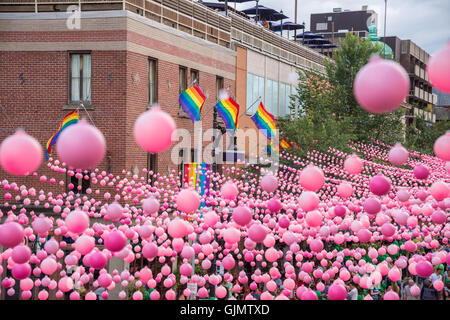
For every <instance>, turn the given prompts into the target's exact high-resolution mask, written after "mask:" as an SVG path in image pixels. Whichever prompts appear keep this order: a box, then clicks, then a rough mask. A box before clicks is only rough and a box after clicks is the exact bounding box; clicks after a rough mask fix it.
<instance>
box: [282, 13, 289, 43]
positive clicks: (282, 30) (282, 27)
mask: <svg viewBox="0 0 450 320" xmlns="http://www.w3.org/2000/svg"><path fill="white" fill-rule="evenodd" d="M280 13H281V14H283V10H280ZM280 28H281V37H282V38H283V19H281V25H280ZM288 34H289V30H288Z"/></svg>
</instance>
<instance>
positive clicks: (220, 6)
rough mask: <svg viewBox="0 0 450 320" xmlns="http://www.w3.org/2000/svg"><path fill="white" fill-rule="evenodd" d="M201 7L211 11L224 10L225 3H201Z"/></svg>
mask: <svg viewBox="0 0 450 320" xmlns="http://www.w3.org/2000/svg"><path fill="white" fill-rule="evenodd" d="M202 5H204V6H206V7H208V8H211V9H221V10H225V3H217V2H202Z"/></svg>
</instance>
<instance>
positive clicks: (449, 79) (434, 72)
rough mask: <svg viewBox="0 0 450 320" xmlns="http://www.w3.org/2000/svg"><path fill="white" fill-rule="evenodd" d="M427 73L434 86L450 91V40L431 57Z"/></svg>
mask: <svg viewBox="0 0 450 320" xmlns="http://www.w3.org/2000/svg"><path fill="white" fill-rule="evenodd" d="M427 73H428V77H429V79H430V82H431V85H432V86H433V87H435V88H436V89H437V90H439V91H442V92H445V93H450V41H449V42H447V45H446V46H445V48H443V49H441V50H439V51H438V52H436V53H435V54H434V55H433V56H432V57H431V58H430V60H429V61H428V64H427Z"/></svg>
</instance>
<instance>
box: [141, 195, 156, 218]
mask: <svg viewBox="0 0 450 320" xmlns="http://www.w3.org/2000/svg"><path fill="white" fill-rule="evenodd" d="M159 207H160V204H159V201H158V200H156V199H155V198H153V197H151V198H147V199H145V200H144V202H143V203H142V209H143V210H144V212H145V213H146V214H154V213H156V212H158V210H159Z"/></svg>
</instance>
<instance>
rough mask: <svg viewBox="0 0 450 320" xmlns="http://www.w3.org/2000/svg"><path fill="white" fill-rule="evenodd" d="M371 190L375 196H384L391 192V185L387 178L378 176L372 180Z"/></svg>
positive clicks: (370, 183)
mask: <svg viewBox="0 0 450 320" xmlns="http://www.w3.org/2000/svg"><path fill="white" fill-rule="evenodd" d="M369 188H370V191H371V192H372V193H373V194H376V195H377V196H382V195H385V194H387V193H388V192H389V190H391V183H390V182H389V180H388V179H387V178H386V177H385V176H383V175H381V174H378V175H376V176H375V177H372V178H371V179H370V181H369Z"/></svg>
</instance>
